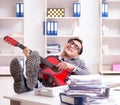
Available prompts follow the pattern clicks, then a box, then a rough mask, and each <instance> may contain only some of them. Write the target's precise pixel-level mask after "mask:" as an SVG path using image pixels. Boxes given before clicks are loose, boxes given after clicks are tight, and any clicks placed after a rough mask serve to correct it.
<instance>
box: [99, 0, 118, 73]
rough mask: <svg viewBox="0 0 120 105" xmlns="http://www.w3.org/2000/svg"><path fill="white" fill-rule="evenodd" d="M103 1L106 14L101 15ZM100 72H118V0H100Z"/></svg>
mask: <svg viewBox="0 0 120 105" xmlns="http://www.w3.org/2000/svg"><path fill="white" fill-rule="evenodd" d="M103 3H107V7H105V8H106V9H105V10H106V12H107V13H108V16H102V12H103V11H104V9H103ZM100 10H101V12H100V14H101V15H100V23H101V24H100V26H101V27H100V29H101V35H100V40H101V48H100V63H99V64H100V67H99V72H100V73H101V74H120V12H119V11H120V0H100Z"/></svg>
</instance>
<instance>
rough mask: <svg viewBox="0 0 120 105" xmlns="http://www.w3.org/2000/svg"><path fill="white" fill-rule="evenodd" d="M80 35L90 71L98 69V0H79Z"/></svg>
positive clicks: (83, 57)
mask: <svg viewBox="0 0 120 105" xmlns="http://www.w3.org/2000/svg"><path fill="white" fill-rule="evenodd" d="M81 14H82V16H81V23H80V24H81V27H82V29H81V36H80V38H81V39H82V40H83V46H84V52H83V54H82V55H81V58H82V59H84V60H85V62H86V63H87V65H88V67H89V68H90V70H91V71H92V72H97V71H98V67H96V66H98V63H99V44H100V42H99V40H100V39H99V38H100V37H99V35H100V34H99V0H81Z"/></svg>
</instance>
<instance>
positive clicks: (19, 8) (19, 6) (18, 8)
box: [16, 3, 24, 17]
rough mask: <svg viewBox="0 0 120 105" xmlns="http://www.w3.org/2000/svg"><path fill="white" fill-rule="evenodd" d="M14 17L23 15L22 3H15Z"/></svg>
mask: <svg viewBox="0 0 120 105" xmlns="http://www.w3.org/2000/svg"><path fill="white" fill-rule="evenodd" d="M16 17H24V4H23V3H16Z"/></svg>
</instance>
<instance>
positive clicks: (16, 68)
mask: <svg viewBox="0 0 120 105" xmlns="http://www.w3.org/2000/svg"><path fill="white" fill-rule="evenodd" d="M10 73H11V76H12V77H13V79H14V84H13V88H14V91H15V92H16V93H18V94H19V93H22V92H24V91H25V85H24V80H23V71H22V67H21V65H20V63H19V61H18V59H17V58H14V59H13V60H12V61H11V63H10Z"/></svg>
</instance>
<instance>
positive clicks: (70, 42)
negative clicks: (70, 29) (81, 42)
mask: <svg viewBox="0 0 120 105" xmlns="http://www.w3.org/2000/svg"><path fill="white" fill-rule="evenodd" d="M68 43H69V44H70V45H74V49H75V50H80V48H79V46H78V45H77V44H75V42H74V41H72V40H71V41H69V42H68Z"/></svg>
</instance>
